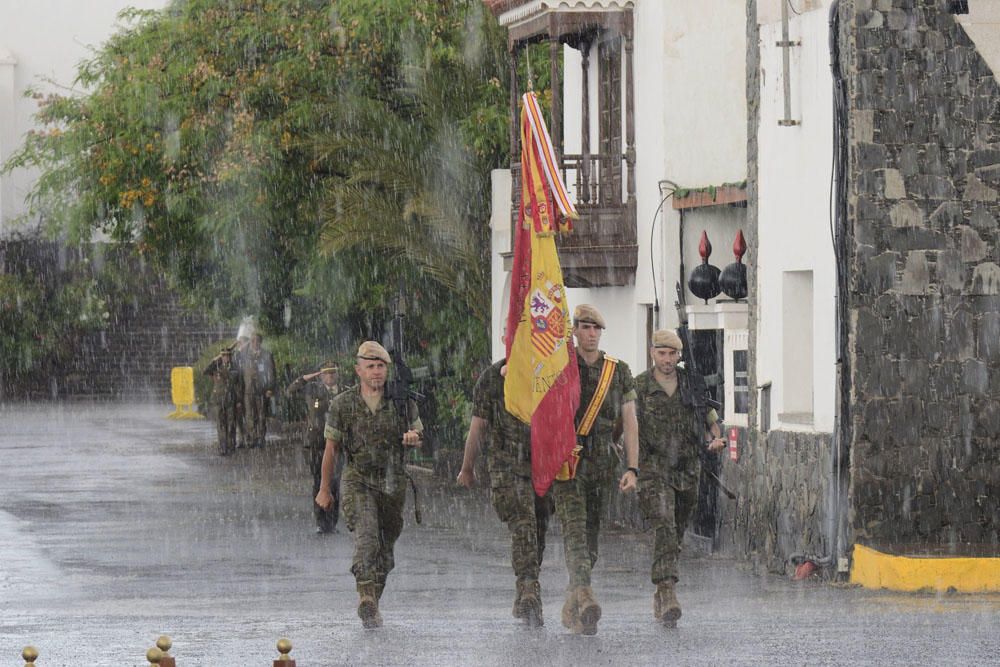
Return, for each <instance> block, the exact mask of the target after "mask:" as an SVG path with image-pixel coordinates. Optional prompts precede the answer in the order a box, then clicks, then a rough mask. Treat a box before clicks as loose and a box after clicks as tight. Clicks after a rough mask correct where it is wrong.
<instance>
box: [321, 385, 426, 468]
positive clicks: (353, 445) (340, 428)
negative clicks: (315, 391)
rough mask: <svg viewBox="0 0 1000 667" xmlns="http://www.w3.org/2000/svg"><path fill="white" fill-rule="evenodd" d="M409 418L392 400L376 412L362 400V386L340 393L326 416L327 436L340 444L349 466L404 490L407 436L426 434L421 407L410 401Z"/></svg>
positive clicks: (383, 403)
mask: <svg viewBox="0 0 1000 667" xmlns="http://www.w3.org/2000/svg"><path fill="white" fill-rule="evenodd" d="M408 406H409V407H408V414H407V419H403V418H402V417H401V416H400V415H399V414H398V413H397V412H396V406H395V405H393V403H392V401H389V400H386V399H385V398H384V397H383V398H382V399H381V402H380V403H379V406H378V408H377V409H376V410H375V412H374V413H373V412H372V411H371V410H369V409H368V405H367V404H366V403H365V401H364V399H363V398H362V397H361V388H360V387H351V388H350V389H347V390H345V391H343V392H341V393H340V394H338V395H337V396H336V397H335V398H334V399H333V401H332V402H331V403H330V409H329V411H328V412H327V413H326V428H325V430H324V436H325V437H326V438H327V439H329V440H334V441H336V442H337V443H338V444H339V445H340V449H341V451H343V452H344V453H345V454H346V456H347V465H348V466H349V467H351V468H354V469H355V470H356V471H358V472H360V473H361V474H362V475H364V476H366V477H368V478H370V479H371V480H372V481H373V482H376V481H382V480H384V481H385V482H386V483H387V485H389V486H395V487H397V488H402V484H403V481H404V474H405V471H404V469H403V450H404V447H403V433H405V432H406V431H408V430H414V431H423V425H422V424H421V423H420V416H419V414H418V412H417V404H416V403H414V402H413V401H409V404H408Z"/></svg>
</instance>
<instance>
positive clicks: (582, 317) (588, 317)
mask: <svg viewBox="0 0 1000 667" xmlns="http://www.w3.org/2000/svg"><path fill="white" fill-rule="evenodd" d="M577 322H590V323H591V324H596V325H597V326H599V327H601V328H602V329H607V326H606V325H605V324H604V316H603V315H601V311H599V310H597V308H595V307H594V306H591V305H590V304H589V303H581V304H580V305H579V306H577V307H576V309H575V310H574V311H573V325H574V326H576V323H577Z"/></svg>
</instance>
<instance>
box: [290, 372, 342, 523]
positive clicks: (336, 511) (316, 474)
mask: <svg viewBox="0 0 1000 667" xmlns="http://www.w3.org/2000/svg"><path fill="white" fill-rule="evenodd" d="M338 392H339V389H338V387H337V365H336V364H335V363H334V362H332V361H327V362H325V363H324V364H323V365H322V366H321V367H320V369H319V370H318V371H317V372H315V373H309V374H307V375H303V376H301V377H298V378H296V379H295V381H294V382H292V383H291V384H290V385H288V389H287V390H286V393H287V394H288V395H289V396H295V395H297V394H300V393H301V394H303V395H304V396H305V401H306V410H307V416H306V432H305V435H304V437H303V442H302V447H303V449H304V450H305V453H306V456H307V457H308V460H309V471H310V472H311V473H312V476H313V491H312V497H313V498H315V497H316V494H318V493H319V488H320V482H321V480H322V472H323V451H324V450H325V449H326V437H325V436H324V432H325V430H326V413H327V410H328V409H329V407H330V401H332V400H333V397H334V396H336V395H337V393H338ZM343 466H344V461H343V457H341V459H340V460H339V461H338V465H337V469H336V470H335V471H334V476H333V480H332V481H331V483H330V486H329V491H330V495H331V496H332V497H333V506H332V507H331V508H330V509H329V510H325V509H323V508H322V507H320V506H319V505H317V504H316V501H315V500H313V516H315V518H316V532H317V533H335V532H337V517H338V516H340V473H341V470H342V469H343Z"/></svg>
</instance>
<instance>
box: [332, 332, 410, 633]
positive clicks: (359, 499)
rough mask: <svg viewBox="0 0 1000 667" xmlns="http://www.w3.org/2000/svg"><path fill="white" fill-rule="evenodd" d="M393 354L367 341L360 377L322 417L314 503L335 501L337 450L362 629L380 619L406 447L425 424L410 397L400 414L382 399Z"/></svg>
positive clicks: (397, 526) (398, 527)
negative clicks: (322, 442) (320, 457)
mask: <svg viewBox="0 0 1000 667" xmlns="http://www.w3.org/2000/svg"><path fill="white" fill-rule="evenodd" d="M391 363H392V359H391V357H390V356H389V353H388V352H386V350H385V348H384V347H382V346H381V345H379V344H378V343H376V342H374V341H366V342H364V343H362V344H361V347H360V348H358V354H357V364H356V365H355V367H354V369H355V372H356V373H357V375H358V379H359V380H360V382H359V383H358V386H357V387H352V388H351V389H348V390H346V391H344V392H342V393H341V394H339V395H338V396H337V397H336V398H334V399H333V402H332V403H331V404H330V410H329V412H328V413H327V418H326V429H325V436H326V449H325V451H324V453H323V466H322V479H321V482H320V490H319V493H318V494H317V495H316V504H318V505H319V506H320V507H323V508H325V509H329V508H330V507H332V505H333V497H332V495H331V494H330V491H329V488H330V484H331V483H332V481H333V475H334V471H335V470H336V467H337V460H338V458H339V456H340V452H341V451H343V452H344V454H345V455H346V456H347V462H346V464H345V465H344V473H343V477H342V480H341V497H342V501H343V507H344V520H345V521H346V522H347V528H348V530H350V531H351V532H353V533H354V557H353V560H352V565H351V572H352V573H353V574H354V578H355V581H356V583H357V589H358V597H359V602H358V616H359V617H360V618H361V622H362V624H363V625H364V627H366V628H377V627H379V626H381V625H382V616H381V614H380V613H379V607H378V605H379V599H380V598H381V597H382V591H383V590H384V588H385V582H386V578H387V577H388V575H389V572H391V571H392V568H393V565H394V564H395V563H394V559H393V547H394V546H395V544H396V539H397V538H398V537H399V534H400V532H402V530H403V505H404V504H405V503H406V470H405V468H404V465H403V450H404V448H406V447H419V446H420V438H421V432H422V431H423V425H422V424H421V422H420V416H419V415H418V413H417V406H416V404H415V403H414V402H413V401H408V403H407V410H406V413H407V414H406V415H405V417H404V416H401V415H400V414H399V412H398V411H397V409H396V406H395V405H394V404H393V401H390V400H388V399H386V397H385V384H386V376H387V374H388V368H389V364H391Z"/></svg>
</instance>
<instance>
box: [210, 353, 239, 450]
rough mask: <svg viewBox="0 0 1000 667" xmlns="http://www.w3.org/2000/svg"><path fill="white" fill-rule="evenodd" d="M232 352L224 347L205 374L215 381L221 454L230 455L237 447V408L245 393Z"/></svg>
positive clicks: (214, 403) (214, 392) (214, 389)
mask: <svg viewBox="0 0 1000 667" xmlns="http://www.w3.org/2000/svg"><path fill="white" fill-rule="evenodd" d="M232 354H233V351H232V349H231V348H228V347H224V348H222V349H221V350H219V354H218V355H216V356H215V358H214V359H212V361H211V362H210V363H209V364H208V367H207V368H206V369H205V375H208V376H210V377H211V378H212V381H213V382H212V398H211V402H212V407H213V408H214V410H215V419H216V429H217V432H218V436H219V455H220V456H229V455H230V454H232V453H233V451H234V450H235V449H236V422H237V419H238V416H239V415H238V414H237V410H238V407H239V403H240V397H241V396H242V394H243V384H242V378H241V377H240V374H239V371H237V370H236V367H235V366H234V365H233V363H232Z"/></svg>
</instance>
